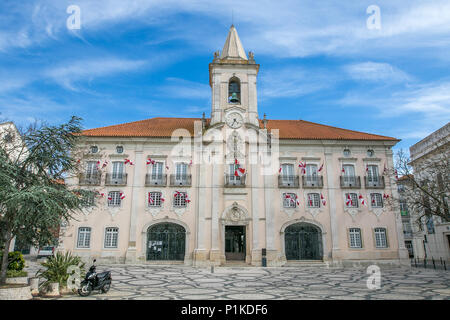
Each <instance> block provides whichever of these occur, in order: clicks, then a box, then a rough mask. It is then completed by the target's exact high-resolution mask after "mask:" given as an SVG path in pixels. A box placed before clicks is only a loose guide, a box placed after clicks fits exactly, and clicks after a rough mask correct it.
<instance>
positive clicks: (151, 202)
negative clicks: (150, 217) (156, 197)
mask: <svg viewBox="0 0 450 320" xmlns="http://www.w3.org/2000/svg"><path fill="white" fill-rule="evenodd" d="M148 203H149V204H154V203H155V201H153V198H152V194H151V193H150V192H149V193H148Z"/></svg>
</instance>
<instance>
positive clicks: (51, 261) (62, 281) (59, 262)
mask: <svg viewBox="0 0 450 320" xmlns="http://www.w3.org/2000/svg"><path fill="white" fill-rule="evenodd" d="M41 265H42V266H43V267H45V268H46V269H39V270H38V272H37V273H36V277H40V278H44V280H45V281H44V282H42V283H41V284H40V285H39V288H40V289H43V290H44V291H45V292H46V295H47V296H59V295H60V294H61V293H62V294H65V293H69V292H71V290H70V289H68V287H67V280H68V279H69V276H70V274H69V273H68V272H67V271H68V268H69V267H70V266H77V267H79V268H80V275H81V274H82V273H83V272H84V265H85V263H84V262H82V261H81V258H80V257H77V256H73V255H72V254H71V253H70V252H66V253H64V254H63V253H61V252H57V253H56V254H55V255H54V256H51V257H49V258H48V259H47V261H45V262H42V263H41Z"/></svg>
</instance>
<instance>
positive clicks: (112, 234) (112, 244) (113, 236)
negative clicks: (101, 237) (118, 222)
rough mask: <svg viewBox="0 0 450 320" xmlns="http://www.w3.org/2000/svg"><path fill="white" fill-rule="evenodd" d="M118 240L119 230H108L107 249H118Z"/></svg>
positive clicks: (106, 237)
mask: <svg viewBox="0 0 450 320" xmlns="http://www.w3.org/2000/svg"><path fill="white" fill-rule="evenodd" d="M118 238H119V228H106V230H105V248H117V240H118Z"/></svg>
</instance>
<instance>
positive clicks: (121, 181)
mask: <svg viewBox="0 0 450 320" xmlns="http://www.w3.org/2000/svg"><path fill="white" fill-rule="evenodd" d="M105 185H106V186H126V185H127V174H126V173H107V174H106V180H105Z"/></svg>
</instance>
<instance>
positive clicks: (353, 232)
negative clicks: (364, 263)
mask: <svg viewBox="0 0 450 320" xmlns="http://www.w3.org/2000/svg"><path fill="white" fill-rule="evenodd" d="M348 233H349V238H350V248H362V241H361V229H359V228H350V229H349V231H348Z"/></svg>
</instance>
